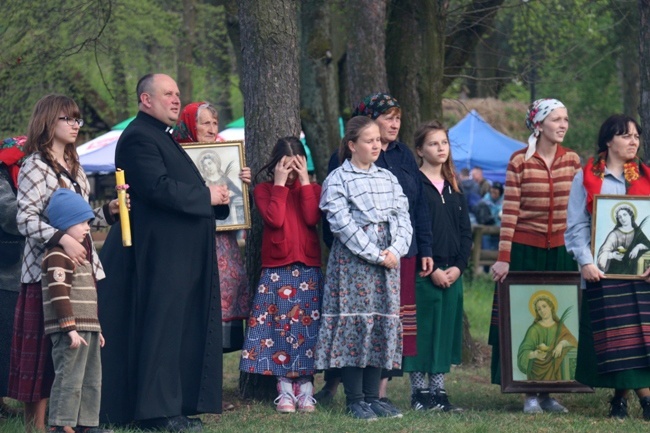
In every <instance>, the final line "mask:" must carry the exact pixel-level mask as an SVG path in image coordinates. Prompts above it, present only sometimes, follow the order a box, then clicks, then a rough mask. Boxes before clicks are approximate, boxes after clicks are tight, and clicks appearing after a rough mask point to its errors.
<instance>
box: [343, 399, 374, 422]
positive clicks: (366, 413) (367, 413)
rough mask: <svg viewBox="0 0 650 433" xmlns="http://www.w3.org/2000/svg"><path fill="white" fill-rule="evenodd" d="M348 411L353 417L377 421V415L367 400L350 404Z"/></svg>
mask: <svg viewBox="0 0 650 433" xmlns="http://www.w3.org/2000/svg"><path fill="white" fill-rule="evenodd" d="M347 413H348V414H350V415H351V416H352V418H356V419H363V420H366V421H376V420H377V415H376V414H375V412H373V410H372V409H370V405H369V404H368V403H366V402H365V401H358V402H356V403H352V404H349V405H348V409H347Z"/></svg>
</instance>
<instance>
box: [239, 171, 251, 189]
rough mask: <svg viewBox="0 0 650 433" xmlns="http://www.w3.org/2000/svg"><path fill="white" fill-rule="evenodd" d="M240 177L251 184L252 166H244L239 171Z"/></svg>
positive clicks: (247, 183)
mask: <svg viewBox="0 0 650 433" xmlns="http://www.w3.org/2000/svg"><path fill="white" fill-rule="evenodd" d="M239 179H241V181H242V182H244V183H245V184H246V185H250V184H251V169H250V167H242V168H241V171H240V172H239Z"/></svg>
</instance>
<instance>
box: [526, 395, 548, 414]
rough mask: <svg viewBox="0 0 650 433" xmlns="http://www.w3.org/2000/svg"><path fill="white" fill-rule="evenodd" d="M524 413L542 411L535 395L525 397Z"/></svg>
mask: <svg viewBox="0 0 650 433" xmlns="http://www.w3.org/2000/svg"><path fill="white" fill-rule="evenodd" d="M524 413H528V414H535V413H544V411H543V410H542V407H541V406H540V405H539V400H538V399H537V397H526V400H524Z"/></svg>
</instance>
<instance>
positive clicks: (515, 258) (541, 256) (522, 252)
mask: <svg viewBox="0 0 650 433" xmlns="http://www.w3.org/2000/svg"><path fill="white" fill-rule="evenodd" d="M577 270H578V265H577V264H576V262H575V261H574V260H573V257H571V256H570V255H569V253H568V252H567V250H566V248H565V247H564V245H562V246H559V247H557V248H551V249H546V248H538V247H531V246H529V245H522V244H517V243H513V244H512V250H511V252H510V271H556V272H560V271H577ZM498 305H499V304H498V301H497V285H496V284H495V286H494V302H493V304H492V320H491V323H490V334H489V336H488V344H490V346H492V364H491V368H490V370H491V373H492V383H494V384H497V385H500V384H501V354H500V353H499V351H500V347H499V326H498V323H499V321H498V314H499V310H498Z"/></svg>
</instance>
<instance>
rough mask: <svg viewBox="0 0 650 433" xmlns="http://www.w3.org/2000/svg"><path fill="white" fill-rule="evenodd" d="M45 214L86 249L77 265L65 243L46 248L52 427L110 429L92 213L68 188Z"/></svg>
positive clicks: (97, 432) (102, 432)
mask: <svg viewBox="0 0 650 433" xmlns="http://www.w3.org/2000/svg"><path fill="white" fill-rule="evenodd" d="M46 214H47V217H48V219H49V221H50V225H51V226H52V227H54V228H55V229H57V230H61V231H64V232H65V234H66V235H68V236H71V237H72V238H74V239H75V240H76V241H78V242H79V243H80V244H81V245H83V246H84V247H85V248H86V256H87V259H86V261H85V263H83V264H81V265H77V266H75V264H74V263H73V261H72V260H71V259H70V257H68V255H67V254H66V253H65V251H64V249H63V247H61V246H60V245H57V246H55V247H53V248H50V249H49V250H47V251H46V252H45V256H44V258H43V265H42V272H43V273H42V280H41V281H42V286H43V314H44V320H45V333H46V334H48V335H50V338H51V339H52V360H53V361H54V371H55V373H56V374H55V379H54V384H53V385H52V391H51V396H50V412H49V425H50V427H49V430H48V431H49V432H54V433H64V432H65V433H70V432H71V431H74V432H76V433H112V430H106V429H100V428H99V427H97V426H98V425H99V404H100V398H101V383H102V367H101V358H100V353H99V351H100V348H101V347H103V346H104V337H103V336H102V334H101V328H100V326H99V319H98V317H97V290H96V288H95V279H94V275H93V270H92V264H91V262H92V259H91V247H90V242H92V240H91V239H90V238H89V232H90V226H89V221H90V220H91V219H93V218H94V214H93V211H92V209H91V208H90V205H89V204H88V202H86V200H84V198H83V197H82V196H81V195H79V194H77V193H75V192H74V191H72V190H69V189H66V188H60V189H58V190H56V191H55V192H54V193H53V194H52V197H51V198H50V203H49V205H48V206H47V209H46ZM66 426H67V427H66ZM71 427H72V428H71ZM73 429H74V430H73Z"/></svg>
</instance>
